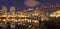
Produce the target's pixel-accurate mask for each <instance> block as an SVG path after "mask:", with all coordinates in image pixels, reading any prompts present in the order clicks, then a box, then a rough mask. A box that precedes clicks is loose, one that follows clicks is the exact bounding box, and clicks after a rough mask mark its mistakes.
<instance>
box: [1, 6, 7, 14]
mask: <svg viewBox="0 0 60 29" xmlns="http://www.w3.org/2000/svg"><path fill="white" fill-rule="evenodd" d="M6 13H7V7H6V6H4V5H3V6H2V14H6Z"/></svg>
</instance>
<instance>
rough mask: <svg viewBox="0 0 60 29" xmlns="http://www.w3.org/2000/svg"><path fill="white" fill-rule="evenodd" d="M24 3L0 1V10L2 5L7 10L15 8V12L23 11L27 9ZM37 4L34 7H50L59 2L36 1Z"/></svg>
mask: <svg viewBox="0 0 60 29" xmlns="http://www.w3.org/2000/svg"><path fill="white" fill-rule="evenodd" d="M24 1H26V0H0V8H1V6H2V5H6V6H7V8H8V9H9V8H10V7H11V6H15V7H16V10H23V9H26V8H29V7H28V6H26V5H25V3H24ZM36 1H38V2H39V5H37V6H36V7H41V6H42V5H44V6H49V4H51V5H56V3H57V4H58V5H60V0H36Z"/></svg>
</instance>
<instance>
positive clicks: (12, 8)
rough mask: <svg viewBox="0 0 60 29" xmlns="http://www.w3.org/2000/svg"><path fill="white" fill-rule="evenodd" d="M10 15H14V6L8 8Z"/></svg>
mask: <svg viewBox="0 0 60 29" xmlns="http://www.w3.org/2000/svg"><path fill="white" fill-rule="evenodd" d="M10 13H11V14H15V7H14V6H12V7H10Z"/></svg>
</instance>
